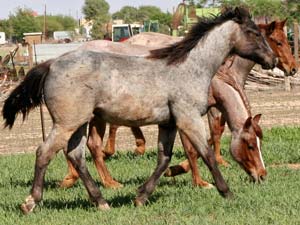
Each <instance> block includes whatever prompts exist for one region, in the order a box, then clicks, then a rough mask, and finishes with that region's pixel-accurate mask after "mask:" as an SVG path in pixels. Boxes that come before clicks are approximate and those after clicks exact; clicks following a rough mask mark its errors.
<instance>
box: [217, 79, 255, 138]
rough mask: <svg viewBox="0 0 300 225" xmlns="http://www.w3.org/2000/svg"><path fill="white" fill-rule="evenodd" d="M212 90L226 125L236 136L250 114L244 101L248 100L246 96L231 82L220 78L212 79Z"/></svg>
mask: <svg viewBox="0 0 300 225" xmlns="http://www.w3.org/2000/svg"><path fill="white" fill-rule="evenodd" d="M212 85H213V86H212V87H213V92H216V93H215V95H216V96H218V97H217V102H218V105H219V106H220V110H221V112H222V113H224V115H225V117H226V121H227V124H228V127H229V129H230V131H231V133H232V134H233V136H236V135H237V134H238V133H239V131H240V129H241V128H242V127H243V125H244V123H245V121H246V119H247V118H248V117H249V116H251V111H250V108H248V107H247V105H246V104H245V102H248V99H247V96H246V95H245V94H244V92H243V90H240V91H238V90H237V88H234V87H233V86H232V84H230V83H228V82H226V81H224V80H222V79H213V81H212Z"/></svg>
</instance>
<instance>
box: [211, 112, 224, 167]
mask: <svg viewBox="0 0 300 225" xmlns="http://www.w3.org/2000/svg"><path fill="white" fill-rule="evenodd" d="M207 117H208V123H209V128H210V136H211V137H210V139H209V141H208V142H209V144H210V145H213V148H214V152H215V156H216V160H217V162H218V164H219V165H223V166H228V165H229V163H228V162H226V161H225V160H224V159H223V157H222V155H221V137H222V134H223V132H224V130H225V122H226V120H225V118H224V116H223V114H220V113H219V111H214V110H213V109H211V110H210V111H209V112H208V114H207Z"/></svg>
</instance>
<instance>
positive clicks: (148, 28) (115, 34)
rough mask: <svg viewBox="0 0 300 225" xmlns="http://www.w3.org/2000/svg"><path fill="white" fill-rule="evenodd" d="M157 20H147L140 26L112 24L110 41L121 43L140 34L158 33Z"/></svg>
mask: <svg viewBox="0 0 300 225" xmlns="http://www.w3.org/2000/svg"><path fill="white" fill-rule="evenodd" d="M158 31H159V22H158V20H147V21H145V22H144V25H140V24H114V25H112V41H114V42H122V41H125V40H127V39H128V38H130V37H132V36H133V35H136V34H139V33H141V32H158Z"/></svg>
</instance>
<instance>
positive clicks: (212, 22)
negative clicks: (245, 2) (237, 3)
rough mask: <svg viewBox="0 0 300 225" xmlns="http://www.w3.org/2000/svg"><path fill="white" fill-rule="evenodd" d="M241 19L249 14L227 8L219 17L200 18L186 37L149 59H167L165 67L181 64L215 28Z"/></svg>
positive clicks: (152, 53)
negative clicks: (229, 21)
mask: <svg viewBox="0 0 300 225" xmlns="http://www.w3.org/2000/svg"><path fill="white" fill-rule="evenodd" d="M243 18H250V15H249V12H248V11H247V10H246V9H244V8H235V9H232V8H227V9H225V10H224V11H223V12H222V13H221V14H220V15H218V16H213V17H210V18H205V17H204V18H201V19H200V20H199V22H198V23H197V24H195V25H194V26H193V27H192V28H191V30H190V31H189V33H188V34H187V36H186V37H185V38H184V39H183V40H182V41H179V42H177V43H174V44H172V45H170V46H168V47H165V48H160V49H155V50H152V51H150V55H149V56H147V58H149V59H167V65H171V64H178V63H181V62H183V61H184V60H185V59H186V57H187V56H188V54H189V52H190V51H191V50H192V49H193V48H194V47H195V46H196V45H197V43H198V42H199V40H200V39H201V38H203V37H204V36H205V35H206V34H207V33H208V32H209V31H211V30H212V29H213V28H214V27H215V26H218V25H220V24H222V23H224V22H226V21H228V20H234V21H236V22H241V21H242V19H243Z"/></svg>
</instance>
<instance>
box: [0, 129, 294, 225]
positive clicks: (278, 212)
mask: <svg viewBox="0 0 300 225" xmlns="http://www.w3.org/2000/svg"><path fill="white" fill-rule="evenodd" d="M299 134H300V128H274V129H271V130H267V131H265V132H264V141H263V156H264V159H265V163H266V165H267V169H268V178H267V180H266V181H265V182H264V183H263V184H260V185H256V184H253V183H250V182H249V181H248V179H247V175H246V173H245V172H244V171H242V170H241V169H240V168H239V167H238V166H237V164H236V163H234V162H233V161H232V160H231V158H230V156H229V153H228V142H229V138H224V140H223V144H222V148H223V152H224V156H225V158H226V159H227V160H228V161H230V163H231V166H230V167H228V168H224V167H221V171H222V174H223V175H224V178H225V179H226V180H227V182H228V184H229V186H230V188H231V190H232V191H233V193H234V199H232V200H226V199H223V198H222V197H221V196H220V195H219V194H218V192H217V191H216V189H212V190H203V189H199V188H194V187H193V186H192V185H191V175H190V174H186V175H183V176H179V177H176V178H175V179H169V178H166V177H162V178H161V180H160V183H159V185H158V186H157V188H156V190H155V192H154V193H153V194H152V196H151V198H150V200H149V204H148V205H147V206H145V207H141V208H135V207H134V206H133V203H132V200H133V199H134V197H135V193H136V189H137V187H138V186H139V185H140V184H142V182H143V181H144V180H145V179H146V178H147V177H148V176H149V175H150V173H151V172H152V170H153V169H154V167H155V165H156V152H155V151H154V150H153V151H151V150H148V151H147V153H146V154H145V155H143V156H139V157H137V156H134V155H133V154H132V153H131V152H126V153H118V154H116V155H115V156H113V157H112V158H110V159H109V160H108V161H107V163H108V166H109V169H110V170H111V172H112V174H113V176H114V177H115V178H116V179H117V180H119V181H120V182H122V183H123V184H124V188H122V189H120V190H109V189H103V188H102V186H101V184H100V182H99V178H98V176H97V173H96V171H95V168H94V166H93V164H92V163H91V158H90V157H89V156H88V166H89V169H90V171H91V173H92V175H93V177H94V178H96V179H97V182H98V185H99V186H100V188H101V190H102V193H103V195H104V197H105V199H106V200H107V201H108V202H109V204H110V205H111V210H109V211H107V212H102V211H98V210H97V209H96V208H95V207H94V206H93V205H92V204H91V203H90V202H89V200H88V196H87V192H86V190H85V189H84V187H83V185H82V183H81V182H78V183H77V184H76V185H75V187H73V188H71V189H59V188H57V182H58V181H59V180H61V179H62V178H63V176H64V175H65V172H66V163H65V162H64V161H65V160H64V157H63V155H62V154H61V153H60V154H58V156H57V157H56V158H55V159H54V160H53V161H52V163H51V164H50V165H49V168H48V172H47V175H46V182H45V192H44V200H43V202H42V203H41V204H40V205H39V206H38V207H37V208H36V210H35V212H34V213H32V214H31V215H28V216H23V215H22V214H21V212H20V210H19V205H20V203H22V202H23V200H24V198H25V197H26V196H27V195H28V193H29V191H30V188H31V183H32V176H33V166H34V160H35V155H34V154H25V155H13V156H2V157H0V169H1V176H0V197H1V198H0V224H15V225H17V224H18V225H19V224H55V225H56V224H76V225H77V224H151V225H154V224H172V225H173V224H230V225H233V224H238V225H241V224H253V225H254V224H255V225H257V224H262V225H265V224H280V225H282V224H300V216H299V210H300V191H299V188H300V170H292V169H289V168H287V167H284V166H283V167H271V166H270V165H272V164H286V163H299V162H300V141H299ZM183 159H185V157H184V154H183V152H182V149H181V148H177V149H174V155H173V159H172V164H175V163H177V162H179V161H181V160H183ZM199 165H200V169H201V174H202V176H203V178H205V179H206V180H208V181H210V182H212V179H211V176H210V174H209V172H208V171H207V169H206V167H204V166H203V163H202V162H201V161H200V162H199Z"/></svg>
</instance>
